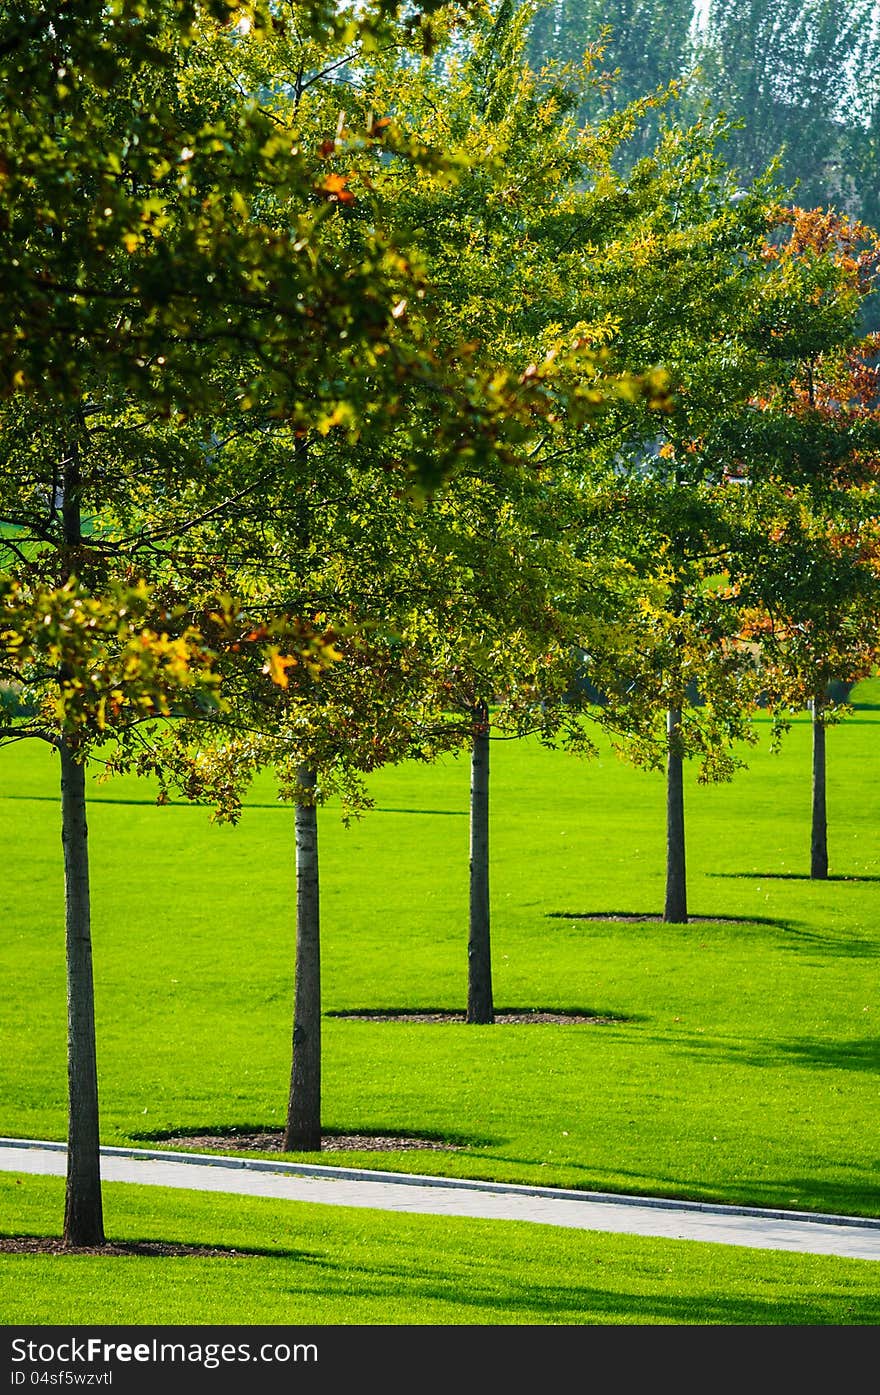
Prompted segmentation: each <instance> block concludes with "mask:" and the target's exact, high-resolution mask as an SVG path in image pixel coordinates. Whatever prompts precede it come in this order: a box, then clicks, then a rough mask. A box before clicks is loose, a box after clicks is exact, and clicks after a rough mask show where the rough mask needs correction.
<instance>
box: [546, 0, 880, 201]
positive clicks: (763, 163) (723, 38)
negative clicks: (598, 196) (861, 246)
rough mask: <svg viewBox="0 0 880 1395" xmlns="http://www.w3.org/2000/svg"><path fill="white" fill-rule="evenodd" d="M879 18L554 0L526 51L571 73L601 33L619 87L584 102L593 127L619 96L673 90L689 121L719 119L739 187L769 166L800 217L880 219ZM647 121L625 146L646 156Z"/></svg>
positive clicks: (640, 1) (630, 158)
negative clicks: (726, 129)
mask: <svg viewBox="0 0 880 1395" xmlns="http://www.w3.org/2000/svg"><path fill="white" fill-rule="evenodd" d="M878 19H880V11H878V7H877V3H876V0H851V3H850V4H847V5H840V4H838V3H837V0H741V3H730V0H705V3H700V2H699V0H616V3H614V4H608V3H607V2H606V0H551V3H549V4H547V5H543V6H541V7H540V8H539V9H538V10H537V12H536V14H535V18H534V20H533V22H532V25H531V29H530V33H529V45H528V53H529V57H530V59H531V60H532V62H533V63H534V64H535V66H540V65H541V64H542V63H543V62H546V61H547V60H556V61H561V62H578V61H579V60H580V57H581V55H582V54H583V52H584V50H585V49H586V48H587V47H588V46H590V45H594V44H595V43H596V42H597V40H598V38H599V35H600V34H602V33H604V34H605V35H606V43H605V49H604V55H603V67H604V68H605V69H606V71H608V72H609V74H610V73H612V72H613V73H616V74H617V80H616V81H615V82H613V83H611V84H609V85H608V86H607V87H605V88H600V89H598V90H597V91H595V92H594V93H590V94H586V95H585V99H584V105H583V115H584V117H585V118H586V119H594V118H595V117H596V116H597V115H598V114H599V113H601V112H603V111H604V112H607V111H609V110H611V109H613V108H615V107H616V105H617V104H618V103H619V100H620V97H621V96H623V97H625V99H626V100H630V101H632V100H636V99H638V98H640V97H643V96H644V95H645V94H646V93H649V92H651V91H653V90H655V89H658V88H666V87H668V86H669V85H670V84H672V85H673V86H674V87H675V88H676V89H677V90H679V91H680V93H681V100H682V104H683V107H684V109H685V111H686V112H687V114H688V118H689V119H691V120H693V119H696V117H697V116H699V115H701V114H704V113H708V114H710V115H711V114H712V113H717V112H724V113H725V114H726V115H727V116H728V117H729V118H730V119H731V120H732V121H733V122H734V123H735V124H734V127H733V129H732V130H731V131H730V133H729V137H728V145H727V149H728V161H729V163H730V164H731V166H733V167H735V168H736V169H738V170H739V171H741V175H742V178H743V179H744V180H745V181H746V182H748V181H750V180H752V179H754V178H755V177H757V176H758V175H760V174H761V173H762V171H763V170H764V169H765V168H766V167H767V166H768V165H769V164H770V162H771V161H773V160H775V159H776V158H777V157H779V158H780V161H781V165H780V168H781V178H782V180H783V182H784V183H785V185H786V186H787V187H792V186H793V185H794V184H795V182H796V181H797V185H798V188H797V198H798V202H799V203H802V204H803V205H804V206H806V207H813V206H818V205H828V204H834V205H835V206H837V207H838V208H842V209H845V210H846V211H847V212H849V214H850V215H851V216H852V217H854V218H862V219H865V220H866V221H867V222H869V223H872V224H875V223H876V222H877V220H878V216H880V203H878V199H880V179H878V174H880V149H878V144H877V139H878V132H880V25H878ZM655 133H656V122H649V123H647V125H645V126H643V127H642V128H641V129H640V130H639V131H638V132H636V133H634V136H633V138H632V140H631V141H630V142H629V143H628V144H627V146H625V147H624V149H623V150H622V152H621V158H622V160H623V162H624V163H625V164H631V163H633V162H635V160H637V159H638V158H640V157H642V156H644V155H645V154H647V153H648V152H649V150H650V145H651V142H652V141H653V139H654V136H655Z"/></svg>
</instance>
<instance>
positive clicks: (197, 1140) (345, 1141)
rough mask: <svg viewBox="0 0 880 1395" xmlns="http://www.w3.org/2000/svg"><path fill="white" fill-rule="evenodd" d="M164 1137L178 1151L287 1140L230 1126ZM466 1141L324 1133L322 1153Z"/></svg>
mask: <svg viewBox="0 0 880 1395" xmlns="http://www.w3.org/2000/svg"><path fill="white" fill-rule="evenodd" d="M157 1141H160V1142H161V1144H162V1146H163V1147H164V1148H171V1149H175V1150H176V1151H178V1152H196V1153H218V1152H219V1153H222V1152H228V1151H229V1149H233V1150H234V1151H235V1152H236V1153H251V1152H253V1153H280V1152H281V1151H282V1144H283V1142H284V1134H283V1132H282V1130H281V1129H278V1130H274V1129H273V1130H271V1131H270V1130H265V1131H260V1132H253V1133H246V1132H244V1131H241V1132H239V1130H237V1129H230V1130H229V1131H228V1132H225V1133H199V1134H192V1133H187V1134H174V1135H171V1136H170V1137H163V1138H162V1139H161V1140H157ZM463 1147H464V1144H462V1143H446V1142H444V1141H443V1140H442V1139H436V1138H413V1137H412V1136H411V1135H409V1134H403V1135H398V1134H375V1133H324V1134H322V1135H321V1152H322V1153H357V1152H363V1153H397V1152H415V1151H418V1150H422V1151H424V1150H425V1149H428V1148H430V1149H435V1150H437V1149H439V1150H441V1151H443V1152H448V1153H454V1152H460V1151H461V1149H462V1148H463Z"/></svg>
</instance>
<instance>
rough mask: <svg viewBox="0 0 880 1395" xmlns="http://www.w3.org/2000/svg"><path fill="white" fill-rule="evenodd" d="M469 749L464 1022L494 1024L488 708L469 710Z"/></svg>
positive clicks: (481, 705) (483, 704) (477, 705)
mask: <svg viewBox="0 0 880 1395" xmlns="http://www.w3.org/2000/svg"><path fill="white" fill-rule="evenodd" d="M473 721H474V726H473V745H472V748H471V884H470V934H469V936H468V1005H467V1020H468V1022H479V1023H483V1024H487V1023H490V1022H494V1021H495V1009H494V1005H493V1003H492V951H491V946H490V941H489V709H488V706H487V705H486V703H485V702H479V703H477V704H476V705H475V707H474V711H473Z"/></svg>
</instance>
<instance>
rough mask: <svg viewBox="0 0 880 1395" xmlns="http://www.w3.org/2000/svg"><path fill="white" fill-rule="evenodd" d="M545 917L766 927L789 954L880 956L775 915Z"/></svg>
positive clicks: (866, 946)
mask: <svg viewBox="0 0 880 1395" xmlns="http://www.w3.org/2000/svg"><path fill="white" fill-rule="evenodd" d="M546 915H547V917H548V919H551V920H589V921H596V922H598V923H599V924H601V923H603V922H605V923H609V924H610V923H611V922H614V921H619V922H621V923H623V924H626V923H630V924H637V925H641V924H654V925H667V928H668V929H670V930H680V929H685V930H686V929H688V927H689V926H691V925H693V926H697V925H723V926H731V927H736V926H740V927H742V928H743V929H746V930H747V929H748V928H749V926H766V927H767V928H768V929H771V930H775V931H776V932H777V933H776V936H775V939H776V942H777V944H778V945H779V947H780V948H781V949H785V950H789V951H790V952H795V953H796V952H802V951H810V952H812V953H821V954H829V955H836V956H839V957H843V958H848V959H876V958H877V957H878V955H880V944H878V943H877V942H876V941H875V940H870V939H867V938H856V937H854V936H852V935H849V936H847V935H846V934H845V933H843V932H841V933H840V934H835V933H833V932H823V931H820V930H811V929H809V928H808V927H807V926H805V925H804V924H803V922H800V923H796V922H794V921H791V920H783V919H781V918H778V917H775V916H759V915H753V916H725V915H692V916H690V917H689V918H688V921H687V923H686V924H685V925H684V926H682V925H680V924H679V923H678V922H668V923H667V922H665V921H664V920H663V917H662V916H660V915H641V914H633V913H627V912H623V911H547V912H546ZM701 948H704V946H701Z"/></svg>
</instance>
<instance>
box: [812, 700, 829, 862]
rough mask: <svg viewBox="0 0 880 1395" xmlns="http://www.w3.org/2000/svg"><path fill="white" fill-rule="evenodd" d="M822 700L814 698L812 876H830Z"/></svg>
mask: <svg viewBox="0 0 880 1395" xmlns="http://www.w3.org/2000/svg"><path fill="white" fill-rule="evenodd" d="M822 706H823V703H822V698H821V697H820V696H816V697H814V698H813V702H812V709H813V808H812V824H811V828H810V876H811V877H813V878H817V879H824V878H826V877H827V876H828V814H827V810H826V806H825V723H824V722H823V721H822Z"/></svg>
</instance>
